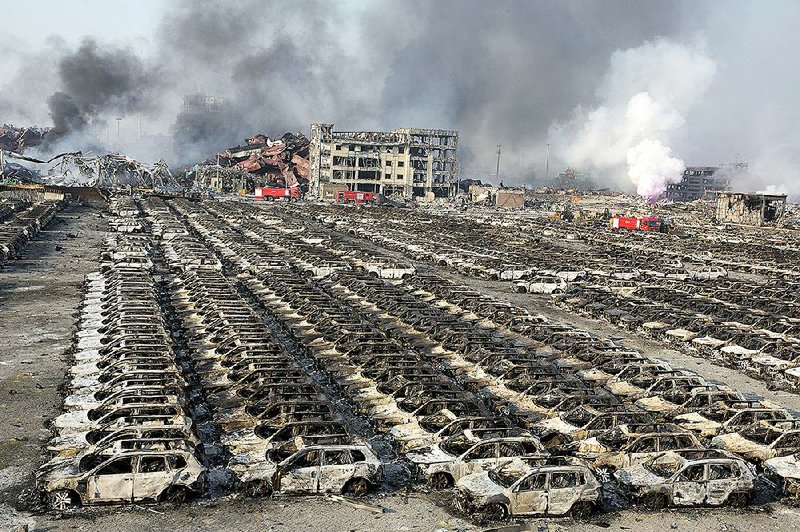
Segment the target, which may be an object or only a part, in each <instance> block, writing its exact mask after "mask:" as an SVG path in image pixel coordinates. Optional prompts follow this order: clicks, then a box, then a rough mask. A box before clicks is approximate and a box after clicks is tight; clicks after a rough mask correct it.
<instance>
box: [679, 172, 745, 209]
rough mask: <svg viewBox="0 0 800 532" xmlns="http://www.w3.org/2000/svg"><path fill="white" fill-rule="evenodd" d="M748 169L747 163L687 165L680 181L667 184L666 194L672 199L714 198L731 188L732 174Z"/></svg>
mask: <svg viewBox="0 0 800 532" xmlns="http://www.w3.org/2000/svg"><path fill="white" fill-rule="evenodd" d="M746 171H747V163H733V164H720V165H718V166H687V167H686V169H685V170H684V171H683V177H682V178H681V180H680V181H679V182H678V183H670V184H669V185H667V194H666V196H667V199H670V200H672V201H695V200H699V199H709V200H714V199H716V197H717V196H718V195H719V194H720V192H726V191H728V190H730V189H731V176H732V175H735V174H737V173H743V172H746Z"/></svg>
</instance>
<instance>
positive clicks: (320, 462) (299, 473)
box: [231, 445, 383, 497]
mask: <svg viewBox="0 0 800 532" xmlns="http://www.w3.org/2000/svg"><path fill="white" fill-rule="evenodd" d="M231 469H232V470H233V471H234V473H235V474H236V476H237V477H238V481H239V483H240V484H241V486H242V487H243V491H244V492H245V493H247V494H248V495H251V496H256V497H259V496H267V497H268V496H270V495H272V494H273V493H331V492H334V493H348V494H351V495H364V494H366V493H367V492H368V491H369V490H370V489H372V488H373V487H374V486H377V485H379V484H380V483H381V482H383V464H382V463H381V461H380V459H378V457H377V456H375V453H373V451H372V449H371V448H370V447H369V446H367V445H309V446H300V449H299V450H297V451H296V452H294V453H292V454H291V455H290V456H289V457H288V458H284V459H283V460H281V461H280V462H278V463H275V462H272V461H265V462H261V463H256V464H254V463H248V464H234V465H233V466H232V467H231Z"/></svg>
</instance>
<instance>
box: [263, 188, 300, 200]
mask: <svg viewBox="0 0 800 532" xmlns="http://www.w3.org/2000/svg"><path fill="white" fill-rule="evenodd" d="M253 196H254V197H255V198H256V199H260V200H267V201H274V200H275V199H278V198H286V199H287V200H288V201H295V200H299V199H300V188H299V187H290V188H284V187H256V189H255V192H254V194H253Z"/></svg>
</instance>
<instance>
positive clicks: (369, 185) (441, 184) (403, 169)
mask: <svg viewBox="0 0 800 532" xmlns="http://www.w3.org/2000/svg"><path fill="white" fill-rule="evenodd" d="M457 148H458V132H457V131H449V130H442V129H417V128H408V129H396V130H394V131H389V132H380V131H358V132H352V131H351V132H338V131H333V124H311V148H310V152H309V159H310V166H311V176H310V183H309V190H310V193H311V194H312V195H315V196H318V197H322V194H323V190H329V189H331V188H340V189H343V190H344V189H346V190H358V191H362V192H378V193H381V194H384V195H387V196H389V195H393V194H397V195H401V196H402V197H404V198H413V197H426V196H429V195H430V194H433V195H434V196H436V197H448V196H452V195H454V194H455V190H456V175H457V172H458V163H457V162H456V150H457Z"/></svg>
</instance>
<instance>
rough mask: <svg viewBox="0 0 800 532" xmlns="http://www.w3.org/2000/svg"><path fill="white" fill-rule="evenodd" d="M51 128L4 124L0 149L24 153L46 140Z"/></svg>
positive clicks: (0, 138) (0, 135) (0, 128)
mask: <svg viewBox="0 0 800 532" xmlns="http://www.w3.org/2000/svg"><path fill="white" fill-rule="evenodd" d="M49 131H50V128H38V127H15V126H12V125H9V124H3V125H2V127H0V150H3V151H10V152H15V153H23V152H24V151H25V150H26V149H28V148H33V147H36V146H39V145H40V144H42V142H44V139H45V136H46V135H47V133H48V132H49Z"/></svg>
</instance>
